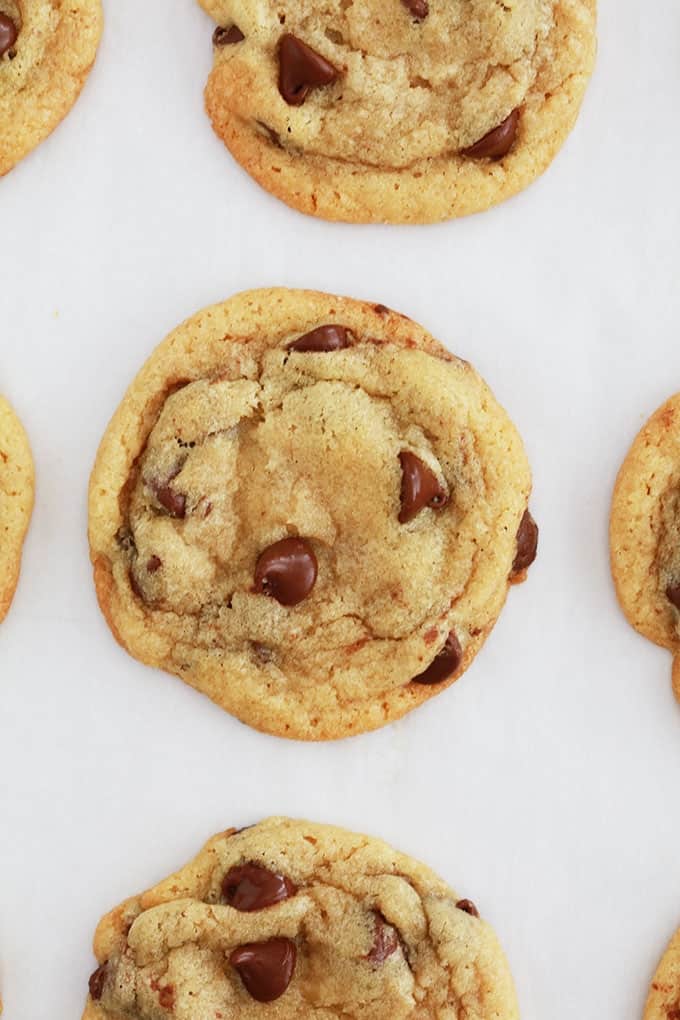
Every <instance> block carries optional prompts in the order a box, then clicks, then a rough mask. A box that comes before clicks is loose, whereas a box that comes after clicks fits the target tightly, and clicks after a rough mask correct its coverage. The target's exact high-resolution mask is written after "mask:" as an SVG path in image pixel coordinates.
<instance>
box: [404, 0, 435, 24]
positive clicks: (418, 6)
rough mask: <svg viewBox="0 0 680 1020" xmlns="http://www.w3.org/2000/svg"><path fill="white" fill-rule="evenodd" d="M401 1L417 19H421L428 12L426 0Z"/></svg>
mask: <svg viewBox="0 0 680 1020" xmlns="http://www.w3.org/2000/svg"><path fill="white" fill-rule="evenodd" d="M402 3H403V4H404V6H405V7H406V9H407V10H408V11H410V13H411V14H412V15H413V17H414V18H417V19H418V21H422V20H423V18H426V17H427V16H428V14H429V13H430V7H429V4H428V2H427V0H402Z"/></svg>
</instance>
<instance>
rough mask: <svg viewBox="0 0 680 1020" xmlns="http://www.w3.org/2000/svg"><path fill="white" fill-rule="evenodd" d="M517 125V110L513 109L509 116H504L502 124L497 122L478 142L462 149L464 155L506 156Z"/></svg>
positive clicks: (475, 156) (480, 157) (498, 157)
mask: <svg viewBox="0 0 680 1020" xmlns="http://www.w3.org/2000/svg"><path fill="white" fill-rule="evenodd" d="M518 125H519V110H513V111H512V113H511V114H510V116H509V117H506V118H505V120H504V121H503V123H502V124H499V125H498V127H497V128H494V129H493V131H489V133H488V135H484V137H483V138H480V139H479V141H478V142H475V144H474V145H471V146H470V147H469V148H468V149H463V155H464V156H471V157H472V158H473V159H483V158H484V157H487V158H488V159H502V158H503V156H507V154H508V153H509V152H510V149H511V148H512V146H513V142H514V141H515V136H516V135H517V127H518Z"/></svg>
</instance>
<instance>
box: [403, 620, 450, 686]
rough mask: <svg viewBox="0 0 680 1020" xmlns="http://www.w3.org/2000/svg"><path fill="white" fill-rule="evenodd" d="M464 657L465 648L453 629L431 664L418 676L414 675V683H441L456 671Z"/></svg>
mask: <svg viewBox="0 0 680 1020" xmlns="http://www.w3.org/2000/svg"><path fill="white" fill-rule="evenodd" d="M462 658H463V649H462V648H461V647H460V641H459V640H458V638H457V637H456V635H455V634H454V632H453V631H451V633H450V634H449V636H448V637H447V639H446V643H445V645H444V647H443V648H442V650H441V651H440V652H439V653H438V654H437V655H436V656H435V658H434V659H433V660H432V662H431V663H430V665H429V666H428V667H427V669H426V670H423V672H422V673H419V674H418V676H414V677H413V680H412V681H411V683H414V684H427V685H430V684H440V683H442V681H444V680H448V678H449V677H450V676H451V675H452V674H453V673H455V672H456V670H457V669H458V667H459V666H460V663H461V660H462Z"/></svg>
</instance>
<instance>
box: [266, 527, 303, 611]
mask: <svg viewBox="0 0 680 1020" xmlns="http://www.w3.org/2000/svg"><path fill="white" fill-rule="evenodd" d="M317 573H318V565H317V562H316V556H315V555H314V550H313V549H312V547H311V545H310V544H309V542H308V541H307V540H306V539H304V538H283V539H282V540H281V541H280V542H275V543H274V545H270V546H269V548H268V549H265V550H264V552H263V553H261V555H260V558H259V559H258V561H257V565H256V567H255V591H256V592H259V593H260V594H262V595H270V596H271V597H272V598H274V599H276V601H277V602H280V603H281V605H282V606H296V605H297V604H298V603H299V602H302V600H303V599H305V598H307V596H308V595H309V593H310V591H311V590H312V588H313V587H314V585H315V584H316V577H317Z"/></svg>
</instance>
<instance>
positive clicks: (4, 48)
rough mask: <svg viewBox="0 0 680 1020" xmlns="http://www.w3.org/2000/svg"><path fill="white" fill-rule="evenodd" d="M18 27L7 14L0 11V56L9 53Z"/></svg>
mask: <svg viewBox="0 0 680 1020" xmlns="http://www.w3.org/2000/svg"><path fill="white" fill-rule="evenodd" d="M18 38H19V29H18V28H17V26H16V25H15V23H14V22H13V21H12V19H11V18H10V17H9V15H7V14H2V13H0V57H4V55H5V53H9V52H10V50H11V49H12V47H13V46H14V44H15V43H16V41H17V39H18Z"/></svg>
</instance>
